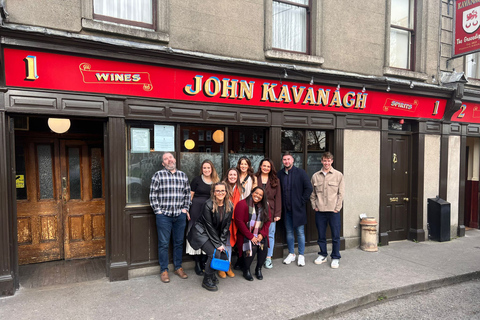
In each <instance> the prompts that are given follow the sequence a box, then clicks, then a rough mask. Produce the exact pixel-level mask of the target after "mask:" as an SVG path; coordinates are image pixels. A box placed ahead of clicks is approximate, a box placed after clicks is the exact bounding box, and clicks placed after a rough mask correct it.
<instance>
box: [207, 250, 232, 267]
mask: <svg viewBox="0 0 480 320" xmlns="http://www.w3.org/2000/svg"><path fill="white" fill-rule="evenodd" d="M216 253H217V249H215V251H213V258H212V262H211V263H210V268H212V269H215V270H218V271H224V272H227V271H228V270H229V269H230V261H228V252H227V251H225V253H226V256H227V260H223V259H222V258H215V254H216Z"/></svg>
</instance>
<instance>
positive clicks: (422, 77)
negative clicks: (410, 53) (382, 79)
mask: <svg viewBox="0 0 480 320" xmlns="http://www.w3.org/2000/svg"><path fill="white" fill-rule="evenodd" d="M383 74H385V75H389V76H396V77H400V78H407V79H412V80H418V81H428V75H427V74H426V73H422V72H415V71H411V70H405V69H397V68H391V67H384V68H383Z"/></svg>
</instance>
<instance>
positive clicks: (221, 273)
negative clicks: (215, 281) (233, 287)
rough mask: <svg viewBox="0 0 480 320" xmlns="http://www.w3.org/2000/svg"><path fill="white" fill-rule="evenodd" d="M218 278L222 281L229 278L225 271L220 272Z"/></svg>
mask: <svg viewBox="0 0 480 320" xmlns="http://www.w3.org/2000/svg"><path fill="white" fill-rule="evenodd" d="M218 276H219V277H220V278H222V279H225V278H226V277H227V274H226V273H225V271H218Z"/></svg>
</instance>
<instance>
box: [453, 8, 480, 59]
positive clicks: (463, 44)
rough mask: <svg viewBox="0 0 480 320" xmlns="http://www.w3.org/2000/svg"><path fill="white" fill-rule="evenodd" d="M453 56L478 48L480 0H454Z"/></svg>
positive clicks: (479, 38) (479, 46) (479, 45)
mask: <svg viewBox="0 0 480 320" xmlns="http://www.w3.org/2000/svg"><path fill="white" fill-rule="evenodd" d="M453 16H454V18H453V19H454V27H453V34H454V37H453V56H454V57H455V56H461V55H465V54H468V53H472V52H475V51H479V50H480V29H479V27H480V1H478V0H455V8H454V15H453Z"/></svg>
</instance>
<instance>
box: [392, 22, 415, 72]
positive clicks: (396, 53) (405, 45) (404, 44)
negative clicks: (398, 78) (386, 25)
mask: <svg viewBox="0 0 480 320" xmlns="http://www.w3.org/2000/svg"><path fill="white" fill-rule="evenodd" d="M410 42H411V37H410V32H408V31H405V30H399V29H394V28H391V29H390V66H391V67H394V68H402V69H410Z"/></svg>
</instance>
